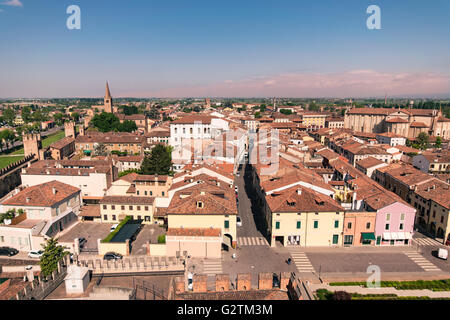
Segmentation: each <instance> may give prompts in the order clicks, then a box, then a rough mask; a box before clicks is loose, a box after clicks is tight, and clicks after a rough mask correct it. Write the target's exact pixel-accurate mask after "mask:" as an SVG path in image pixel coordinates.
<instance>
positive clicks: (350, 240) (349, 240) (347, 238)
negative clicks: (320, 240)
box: [344, 235, 353, 245]
mask: <svg viewBox="0 0 450 320" xmlns="http://www.w3.org/2000/svg"><path fill="white" fill-rule="evenodd" d="M346 244H353V236H352V235H347V236H344V245H346Z"/></svg>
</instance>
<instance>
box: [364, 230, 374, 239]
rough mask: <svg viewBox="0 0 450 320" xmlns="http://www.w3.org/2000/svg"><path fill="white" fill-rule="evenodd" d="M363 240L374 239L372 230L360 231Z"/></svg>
mask: <svg viewBox="0 0 450 320" xmlns="http://www.w3.org/2000/svg"><path fill="white" fill-rule="evenodd" d="M361 236H362V238H363V240H375V234H374V233H373V232H361Z"/></svg>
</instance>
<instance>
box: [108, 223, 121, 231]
mask: <svg viewBox="0 0 450 320" xmlns="http://www.w3.org/2000/svg"><path fill="white" fill-rule="evenodd" d="M118 225H119V224H118V223H116V224H113V225H112V226H111V229H110V230H109V232H113V231H114V230H116V228H117V226H118Z"/></svg>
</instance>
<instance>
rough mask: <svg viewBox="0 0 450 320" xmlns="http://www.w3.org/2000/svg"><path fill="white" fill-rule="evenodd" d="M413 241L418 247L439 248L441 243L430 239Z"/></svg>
mask: <svg viewBox="0 0 450 320" xmlns="http://www.w3.org/2000/svg"><path fill="white" fill-rule="evenodd" d="M413 241H414V242H415V243H416V244H418V245H419V246H440V245H442V243H440V242H439V241H437V240H435V239H432V238H415V239H413Z"/></svg>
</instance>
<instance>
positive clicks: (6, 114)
mask: <svg viewBox="0 0 450 320" xmlns="http://www.w3.org/2000/svg"><path fill="white" fill-rule="evenodd" d="M3 118H4V119H5V121H6V122H7V123H8V124H9V125H12V124H13V121H14V119H15V118H16V112H15V111H14V110H13V109H12V108H8V109H6V110H5V111H3Z"/></svg>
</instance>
